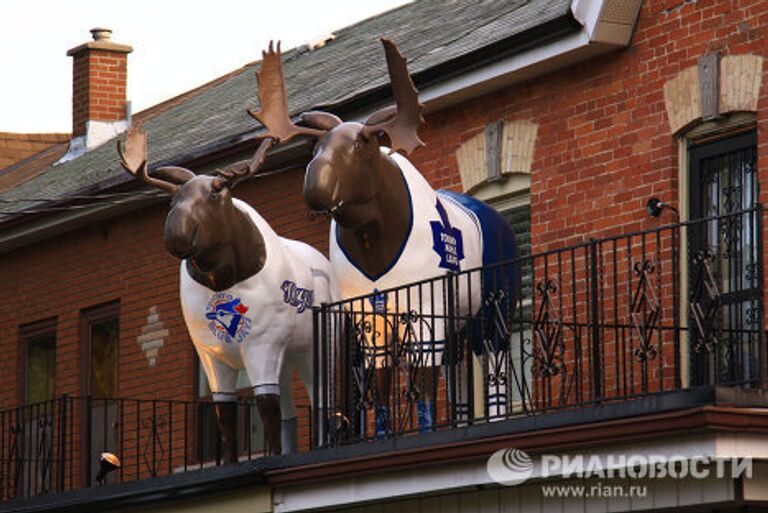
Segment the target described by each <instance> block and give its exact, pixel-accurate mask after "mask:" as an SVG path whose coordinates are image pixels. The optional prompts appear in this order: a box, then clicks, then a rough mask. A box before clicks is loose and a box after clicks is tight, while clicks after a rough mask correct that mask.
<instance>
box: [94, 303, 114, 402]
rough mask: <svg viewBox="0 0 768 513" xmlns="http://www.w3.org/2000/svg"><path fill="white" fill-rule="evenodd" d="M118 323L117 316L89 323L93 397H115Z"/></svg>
mask: <svg viewBox="0 0 768 513" xmlns="http://www.w3.org/2000/svg"><path fill="white" fill-rule="evenodd" d="M119 334H120V325H119V321H118V319H117V318H114V319H107V320H103V321H98V322H94V323H92V324H91V369H90V371H91V387H90V393H91V395H93V396H94V397H101V398H114V397H117V348H118V342H119Z"/></svg>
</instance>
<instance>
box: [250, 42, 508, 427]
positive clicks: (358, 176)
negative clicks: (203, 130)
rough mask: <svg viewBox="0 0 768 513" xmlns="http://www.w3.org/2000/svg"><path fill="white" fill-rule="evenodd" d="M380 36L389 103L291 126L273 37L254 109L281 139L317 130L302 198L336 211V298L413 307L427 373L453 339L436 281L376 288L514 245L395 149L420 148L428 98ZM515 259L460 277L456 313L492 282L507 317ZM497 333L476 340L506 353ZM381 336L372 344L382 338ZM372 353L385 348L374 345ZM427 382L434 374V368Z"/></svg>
mask: <svg viewBox="0 0 768 513" xmlns="http://www.w3.org/2000/svg"><path fill="white" fill-rule="evenodd" d="M382 43H383V45H384V53H385V57H386V61H387V67H388V70H389V76H390V82H391V85H392V90H393V94H394V99H395V104H396V105H395V106H394V107H388V108H384V109H381V110H379V111H377V112H375V113H373V114H372V115H371V116H370V117H369V118H368V119H367V120H366V121H365V122H364V123H357V122H342V120H341V119H339V118H338V117H337V116H335V115H333V114H330V113H326V112H320V111H309V112H305V113H303V114H302V115H301V117H300V120H299V122H298V124H294V123H293V122H292V120H291V118H290V116H289V113H288V110H287V99H286V90H285V83H284V78H283V72H282V63H281V57H280V47H279V45H278V46H277V50H275V49H274V48H273V46H272V45H271V44H270V47H269V50H268V51H267V52H265V53H264V58H263V61H262V70H261V74H260V76H259V97H260V100H261V106H260V110H259V112H250V111H249V113H250V114H251V115H252V116H253V117H255V118H256V119H258V120H259V121H260V122H261V123H262V124H263V125H264V126H265V127H266V129H267V134H268V136H269V137H271V138H274V139H275V140H277V141H278V142H285V141H288V140H289V139H291V138H293V137H296V136H309V137H312V138H316V139H317V142H316V144H315V149H314V153H313V155H314V156H313V158H312V160H311V161H310V162H309V164H308V165H307V168H306V174H305V180H304V199H305V201H306V203H307V205H308V206H309V208H310V210H311V211H314V212H319V213H324V214H327V215H330V216H331V217H332V222H331V227H330V260H331V265H332V268H333V271H334V276H335V280H336V282H337V283H336V286H337V287H338V292H339V295H340V297H341V298H342V299H348V298H354V297H359V296H364V295H370V297H371V298H374V297H375V298H376V300H375V301H371V302H372V303H376V304H379V305H384V306H383V309H384V310H385V313H386V315H391V314H395V315H397V314H401V313H407V312H398V311H394V310H395V309H397V308H398V307H397V306H395V305H400V307H399V308H402V309H404V308H406V305H410V306H409V308H411V309H418V311H419V312H420V313H421V315H422V316H423V317H425V318H431V319H433V320H434V322H433V325H432V329H431V330H429V334H428V335H424V338H425V339H424V340H420V341H417V342H418V345H419V346H421V347H422V348H423V350H424V351H425V352H426V353H427V354H428V357H427V358H426V361H427V365H423V366H422V368H421V369H420V372H422V373H425V374H426V375H427V376H429V375H430V374H429V373H431V372H434V371H435V370H436V369H437V368H439V367H440V366H441V365H444V364H446V363H447V362H444V361H443V358H442V354H443V350H444V348H445V347H446V344H449V343H450V344H456V343H457V340H448V339H447V330H446V326H445V321H441V320H440V319H442V318H444V315H445V312H443V311H442V308H443V305H444V301H443V297H444V296H443V295H444V293H445V290H444V289H443V286H442V282H439V283H437V285H435V287H434V288H432V289H427V291H424V290H419V291H417V292H416V293H413V292H412V291H411V292H409V290H408V289H407V288H406V289H401V290H400V291H399V292H397V293H395V294H394V295H395V296H396V297H394V298H392V297H390V298H387V297H386V296H384V297H382V294H385V292H383V291H386V290H387V289H391V288H394V287H399V286H402V285H405V284H407V283H412V282H416V281H419V280H425V279H428V278H433V277H437V276H443V275H447V274H450V273H458V272H460V271H462V270H468V269H473V268H477V267H480V266H482V265H489V264H493V263H498V262H501V261H506V260H512V259H515V258H516V257H517V247H516V242H515V236H514V233H513V231H512V229H511V228H510V226H509V224H508V223H507V222H505V221H504V219H503V218H502V217H501V216H500V215H499V214H498V213H497V212H496V211H495V210H493V209H492V208H491V207H489V206H488V205H486V204H485V203H482V202H481V201H478V200H476V199H474V198H471V197H468V196H465V195H462V194H458V193H455V192H450V191H442V190H441V191H435V190H434V189H433V188H432V187H431V186H430V185H429V183H428V182H427V181H426V180H425V179H424V177H423V176H422V175H421V173H420V172H419V171H418V170H417V169H416V168H415V167H414V166H413V165H412V164H411V163H410V162H409V161H408V160H407V159H406V158H405V157H403V156H402V155H400V154H398V153H396V152H397V151H404V152H406V153H408V154H410V152H412V151H413V150H414V149H416V148H418V147H419V146H421V145H423V143H422V141H421V140H420V139H419V136H418V134H417V130H418V128H419V126H420V125H421V123H423V121H424V120H423V118H422V115H421V112H422V108H423V107H422V105H421V104H420V103H419V99H418V93H417V91H416V88H415V86H414V84H413V81H412V79H411V77H410V74H409V72H408V69H407V66H406V61H405V58H404V57H403V56H402V55H401V53H400V51H399V50H398V48H397V47H396V45H395V44H394V43H393V42H392V41H390V40H388V39H382ZM512 267H514V266H508V267H506V268H505V269H506V270H504V271H503V273H502V274H503V275H504V276H503V277H502V278H501V279H499V273H497V272H495V271H494V272H486V273H474V274H471V275H470V277H469V279H468V280H467V281H469V282H472V283H471V284H470V286H464V287H462V288H461V289H460V290H458V291H456V292H455V293H456V294H457V297H456V298H451V299H450V300H451V301H453V300H454V299H455V300H456V302H457V303H458V305H459V309H458V312H457V313H458V314H459V315H460V316H462V317H467V314H469V317H471V316H473V315H475V314H476V313H478V311H479V310H480V309H481V305H482V302H483V301H482V299H483V298H482V297H481V295H482V294H483V289H486V290H487V289H488V288H490V287H494V289H495V290H496V291H498V290H499V289H502V290H503V291H504V293H505V294H504V295H505V298H506V301H507V307H506V311H507V312H508V315H510V316H512V315H513V314H514V309H515V305H516V303H517V300H518V298H519V281H520V276H519V272H518V271H517V270H516V269H514V268H512ZM481 284H482V286H481ZM388 299H389V300H388ZM414 305H418V306H415V307H414ZM469 309H471V310H473V311H472V312H469V311H468V310H469ZM470 324H471V323H470ZM474 329H475V328H473V327H471V326H469V325H465V326H464V327H463V328H462V330H463V333H464V334H466V333H467V331H469V330H474ZM389 338H390V339H392V337H389ZM469 338H470V339H472V337H469ZM499 338H503V337H497V340H495V341H493V343H492V344H489V343H488V340H484V341H478V340H477V337H475V340H472V345H473V349H474V351H475V353H476V354H479V353H481V352H482V351H487V348H488V347H491V348H492V351H495V352H498V351H502V350H504V349H505V347H506V346H508V344H509V340H508V337H507V339H506V340H499ZM380 339H381V340H380V341H379V343H381V342H383V340H386V339H387V337H386V336H385V337H380ZM376 344H377V342H376V341H374V342H373V345H374V346H375V345H376ZM364 349H366V348H364ZM367 349H370V348H367ZM373 350H374V353H376V352H378V354H381V351H380V350H381V348H380V347H378V348H377V347H374V348H373ZM373 360H374V363H373V364H372V365H375V366H376V367H377V369H376V378H375V381H376V382H378V383H379V384H378V385H377V387H378V389H379V390H380V391H381V390H386V391H389V393H391V387H392V378H391V372H390V371H389V369H388V367H389V366H390V365H391V362H390V361H388V359H387V358H386V357H376V358H373ZM422 361H424V360H423V359H422ZM427 380H428V381H431V379H430V378H429V377H428V378H427ZM430 395H434V390H429V389H427V390H423V391H422V392H421V397H420V398H419V399H420V400H419V401H418V403H417V418H418V428H419V431H422V432H423V431H429V430H431V429H432V426H433V423H434V421H433V417H434V414H435V411H434V405H435V398H434V397H431V396H430ZM500 400H501V401H503V399H502V398H500ZM457 402H461V400H460V399H459V400H458V401H457ZM386 403H387V402H386V401H384V402H383V404H379V405H377V407H376V410H377V411H376V431H377V434H379V435H385V434H386V433H387V432H388V430H390V429H391V427H390V424H391V418H390V412H389V407H388V405H387V404H386ZM464 404H465V409H466V403H464ZM468 413H469V412H465V413H464V415H467V414H468Z"/></svg>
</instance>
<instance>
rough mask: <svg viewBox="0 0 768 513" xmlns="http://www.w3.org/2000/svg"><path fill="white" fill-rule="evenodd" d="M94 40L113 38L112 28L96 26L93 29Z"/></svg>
mask: <svg viewBox="0 0 768 513" xmlns="http://www.w3.org/2000/svg"><path fill="white" fill-rule="evenodd" d="M91 35H92V36H93V40H94V41H109V40H110V39H112V29H108V28H102V27H96V28H92V29H91Z"/></svg>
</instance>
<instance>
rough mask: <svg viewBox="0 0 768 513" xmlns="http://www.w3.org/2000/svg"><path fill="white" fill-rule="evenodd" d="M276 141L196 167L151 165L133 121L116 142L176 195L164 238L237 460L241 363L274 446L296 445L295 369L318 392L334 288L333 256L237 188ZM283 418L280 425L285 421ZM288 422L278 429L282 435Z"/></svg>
mask: <svg viewBox="0 0 768 513" xmlns="http://www.w3.org/2000/svg"><path fill="white" fill-rule="evenodd" d="M273 143H274V141H273V140H272V139H269V138H265V139H263V140H262V141H261V143H260V145H259V147H258V149H257V150H256V152H255V153H254V155H253V157H252V158H251V160H250V162H248V163H247V164H246V165H243V164H242V163H241V164H240V165H237V164H236V165H234V166H231V167H230V168H227V169H225V170H220V171H218V172H217V174H216V175H215V176H208V175H200V176H197V175H195V174H194V173H193V172H192V171H190V170H188V169H184V168H181V167H159V168H157V169H153V170H151V172H150V170H149V169H148V164H147V136H146V134H145V133H144V132H142V131H141V130H140V129H138V128H133V129H131V130H130V131H129V132H128V134H127V137H126V140H125V148H123V147H121V145H120V142H119V141H118V145H117V149H118V153H119V155H120V160H121V164H122V166H123V168H125V170H126V171H128V172H129V173H131V174H132V175H133V176H134V177H136V178H137V179H138V180H140V181H142V182H144V183H147V184H149V185H152V186H154V187H157V188H159V189H161V190H163V191H165V192H167V193H169V194H170V195H171V209H170V212H169V213H168V216H167V218H166V221H165V246H166V249H167V250H168V251H169V252H170V253H171V254H172V255H174V256H176V257H178V258H180V259H181V260H182V262H181V269H180V275H181V283H180V292H181V306H182V310H183V314H184V320H185V322H186V325H187V328H188V330H189V334H190V336H191V338H192V342H193V343H194V346H195V349H196V350H197V354H198V356H199V357H200V362H201V364H202V368H203V371H204V372H205V375H206V376H207V378H208V383H209V385H210V388H211V391H212V394H213V400H214V409H215V413H216V419H217V424H218V426H219V431H220V433H221V438H222V449H223V450H222V452H223V457H224V460H225V461H228V462H236V461H237V458H238V449H237V432H236V425H237V424H236V418H237V402H236V396H235V383H236V379H237V374H238V370H239V369H242V368H245V371H246V373H247V375H248V378H249V380H250V383H251V385H252V386H253V392H254V394H255V396H256V407H257V409H258V412H259V415H260V416H261V419H262V421H263V424H264V437H265V440H266V444H267V450H268V452H269V453H270V454H279V453H281V452H283V451H285V452H289V451H292V450H295V438H294V437H295V424H294V423H293V422H291V419H293V418H295V413H294V410H293V405H292V401H291V388H290V386H289V382H290V377H291V373H290V372H288V370H289V369H296V370H298V371H299V374H300V376H301V377H302V379H303V381H304V384H305V386H306V387H307V390H308V392H309V397H312V392H311V387H312V375H311V373H312V305H313V304H315V303H320V302H327V301H329V300H330V298H331V293H330V286H331V283H330V281H331V278H330V274H331V268H330V263H329V262H328V259H327V258H325V257H324V256H323V255H321V254H320V253H319V252H318V251H316V250H315V249H314V248H312V247H310V246H308V245H306V244H304V243H301V242H297V241H293V240H288V239H284V238H281V237H279V236H278V235H277V234H276V233H275V232H274V230H273V229H272V228H271V227H270V226H269V224H268V223H267V222H266V221H265V220H264V219H263V218H262V217H261V216H260V215H259V214H258V213H257V212H256V211H255V210H254V209H253V208H252V207H250V206H249V205H248V204H247V203H245V202H243V201H241V200H239V199H236V198H234V197H233V196H232V189H234V187H235V185H236V184H237V183H238V182H240V181H241V180H243V179H244V178H247V177H249V176H251V175H253V174H254V173H256V172H258V170H259V168H260V166H261V165H262V164H263V162H264V160H265V159H266V152H267V150H268V149H269V147H270V146H272V144H273ZM281 418H282V420H283V422H282V430H281ZM281 431H282V437H281Z"/></svg>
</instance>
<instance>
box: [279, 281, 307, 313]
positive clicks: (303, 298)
mask: <svg viewBox="0 0 768 513" xmlns="http://www.w3.org/2000/svg"><path fill="white" fill-rule="evenodd" d="M280 290H282V291H283V302H284V303H286V304H288V305H291V306H295V307H296V311H297V312H299V313H301V312H303V311H304V310H308V309H311V308H312V303H313V302H314V296H315V295H314V293H313V292H312V290H311V289H303V288H301V287H299V286H298V285H296V284H295V283H294V282H292V281H290V280H285V281H284V282H283V284H282V285H281V286H280Z"/></svg>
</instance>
